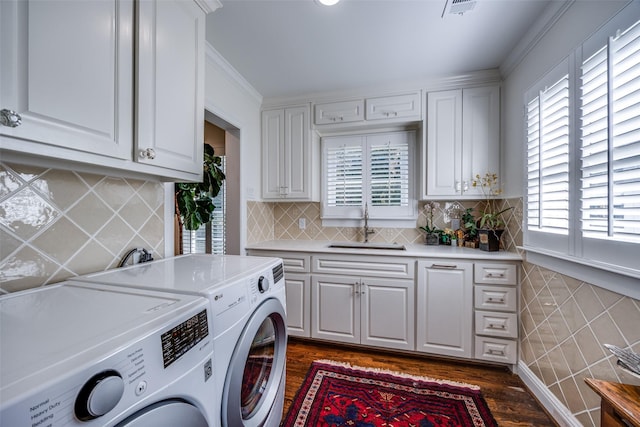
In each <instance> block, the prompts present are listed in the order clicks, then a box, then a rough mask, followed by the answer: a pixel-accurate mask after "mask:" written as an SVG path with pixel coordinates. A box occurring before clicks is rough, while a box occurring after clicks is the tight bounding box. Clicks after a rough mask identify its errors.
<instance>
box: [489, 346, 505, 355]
mask: <svg viewBox="0 0 640 427" xmlns="http://www.w3.org/2000/svg"><path fill="white" fill-rule="evenodd" d="M489 354H491V355H493V356H504V351H503V350H494V349H493V348H491V349H489Z"/></svg>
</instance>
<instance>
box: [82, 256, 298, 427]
mask: <svg viewBox="0 0 640 427" xmlns="http://www.w3.org/2000/svg"><path fill="white" fill-rule="evenodd" d="M78 280H87V281H98V282H103V283H109V284H112V285H120V286H131V287H135V288H144V289H154V290H162V291H167V292H172V293H173V292H176V293H186V294H192V295H201V296H205V297H206V298H208V299H209V301H210V302H211V307H212V312H213V326H212V328H213V336H214V351H215V355H216V357H215V360H214V377H215V383H216V393H217V395H218V396H221V406H220V420H221V423H222V426H223V427H258V426H267V427H277V426H278V425H279V424H280V421H281V418H282V408H283V405H284V387H285V376H286V366H285V365H286V340H287V338H286V336H287V333H286V315H285V310H286V302H285V286H284V271H283V264H282V260H281V259H279V258H263V257H248V256H234V255H226V256H222V255H196V254H192V255H184V256H180V257H175V258H167V259H162V260H158V261H153V262H149V263H144V264H136V265H134V266H131V267H126V268H120V269H117V270H110V271H108V272H103V273H97V274H92V275H89V276H84V277H81V278H78Z"/></svg>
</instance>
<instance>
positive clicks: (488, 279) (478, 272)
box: [473, 262, 518, 285]
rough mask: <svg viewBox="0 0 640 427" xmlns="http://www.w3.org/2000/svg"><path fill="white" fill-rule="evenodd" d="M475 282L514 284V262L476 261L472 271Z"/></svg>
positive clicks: (515, 280)
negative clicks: (488, 262)
mask: <svg viewBox="0 0 640 427" xmlns="http://www.w3.org/2000/svg"><path fill="white" fill-rule="evenodd" d="M473 276H474V281H475V282H476V283H486V284H490V285H491V284H493V285H515V284H517V280H518V275H517V270H516V265H515V264H487V263H481V262H477V263H476V264H475V265H474V271H473Z"/></svg>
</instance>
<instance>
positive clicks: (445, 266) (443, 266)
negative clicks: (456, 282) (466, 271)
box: [431, 264, 458, 270]
mask: <svg viewBox="0 0 640 427" xmlns="http://www.w3.org/2000/svg"><path fill="white" fill-rule="evenodd" d="M457 267H458V266H457V265H451V264H431V268H436V269H441V270H453V269H454V268H457Z"/></svg>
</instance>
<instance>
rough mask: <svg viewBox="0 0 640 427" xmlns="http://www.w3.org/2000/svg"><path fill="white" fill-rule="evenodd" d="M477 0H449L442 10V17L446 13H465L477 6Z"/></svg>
mask: <svg viewBox="0 0 640 427" xmlns="http://www.w3.org/2000/svg"><path fill="white" fill-rule="evenodd" d="M477 2H478V1H477V0H447V2H446V3H445V5H444V10H443V11H442V17H443V18H444V16H445V15H464V14H465V12H469V11H471V10H473V8H474V7H476V3H477Z"/></svg>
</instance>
